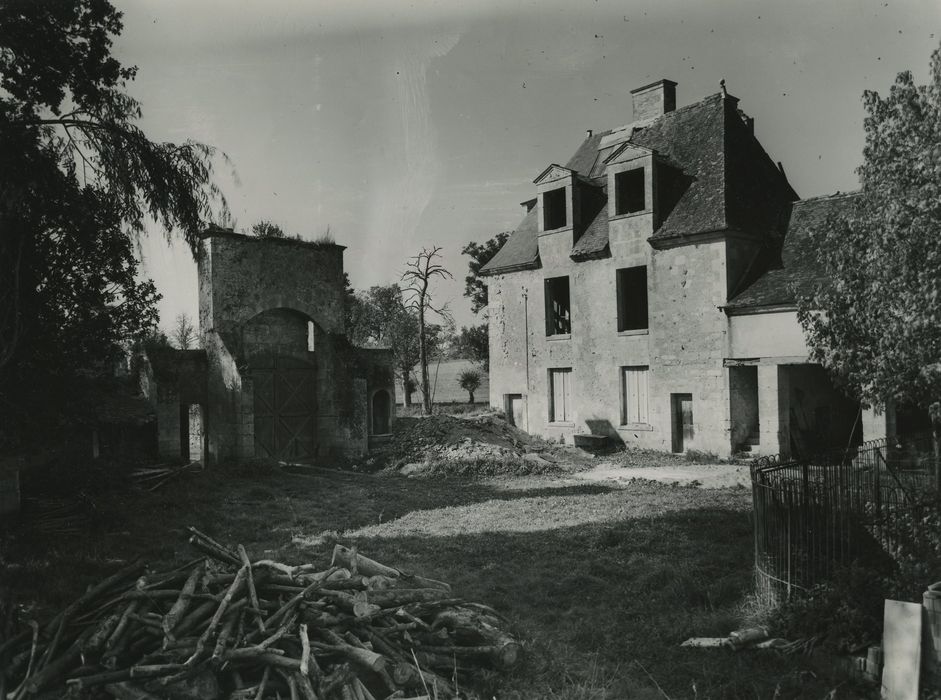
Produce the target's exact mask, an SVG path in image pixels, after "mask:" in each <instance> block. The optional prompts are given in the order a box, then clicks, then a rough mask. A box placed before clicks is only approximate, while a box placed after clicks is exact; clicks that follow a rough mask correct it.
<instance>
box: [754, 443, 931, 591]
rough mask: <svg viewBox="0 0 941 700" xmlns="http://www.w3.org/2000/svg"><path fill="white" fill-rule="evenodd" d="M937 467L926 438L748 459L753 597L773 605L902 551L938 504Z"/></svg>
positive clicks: (917, 534) (916, 537)
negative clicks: (845, 569) (801, 456)
mask: <svg viewBox="0 0 941 700" xmlns="http://www.w3.org/2000/svg"><path fill="white" fill-rule="evenodd" d="M938 465H939V463H938V457H937V455H936V454H935V451H934V447H933V442H932V438H931V436H930V435H917V436H907V437H901V438H898V437H892V438H883V439H880V440H873V441H870V442H865V443H863V444H861V445H859V446H857V447H852V448H850V449H848V450H832V451H829V452H825V453H823V454H820V455H817V456H816V457H813V458H808V459H794V460H786V459H781V458H780V457H778V456H774V457H763V458H760V459H757V460H755V461H754V462H752V464H751V480H752V499H753V503H754V517H755V572H756V579H757V584H758V591H757V592H758V596H759V598H761V599H763V600H764V601H765V602H770V603H774V602H775V601H777V600H780V599H781V597H782V596H790V595H791V593H792V592H793V591H794V590H795V589H799V590H808V589H810V588H811V587H812V586H814V585H815V584H817V583H820V582H823V581H826V580H827V579H829V578H830V577H831V576H832V575H833V573H834V572H835V571H836V570H837V569H838V568H840V567H844V566H847V565H848V564H850V563H851V562H854V561H855V562H866V563H870V564H873V565H874V566H876V565H878V564H879V563H882V564H885V563H886V562H887V561H888V560H889V559H891V558H893V557H894V556H895V555H896V554H898V553H899V552H900V551H905V548H906V547H910V546H911V543H912V542H915V541H917V540H918V539H919V535H920V532H919V527H922V526H923V524H924V522H925V518H926V517H929V516H930V515H931V514H932V513H937V511H938V508H939V507H941V500H939V479H938ZM918 585H922V586H923V585H924V584H923V582H922V583H921V584H918V583H917V582H913V586H915V587H917V586H918Z"/></svg>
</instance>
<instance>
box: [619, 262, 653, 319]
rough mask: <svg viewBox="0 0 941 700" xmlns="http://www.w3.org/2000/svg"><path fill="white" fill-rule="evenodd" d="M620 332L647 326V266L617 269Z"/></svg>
mask: <svg viewBox="0 0 941 700" xmlns="http://www.w3.org/2000/svg"><path fill="white" fill-rule="evenodd" d="M617 287H618V289H617V292H618V332H619V333H620V332H623V331H642V330H646V328H647V268H646V266H644V265H641V266H639V267H625V268H622V269H620V270H618V271H617Z"/></svg>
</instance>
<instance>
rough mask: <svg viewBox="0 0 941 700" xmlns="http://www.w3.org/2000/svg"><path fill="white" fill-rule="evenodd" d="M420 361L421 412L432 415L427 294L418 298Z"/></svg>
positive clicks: (424, 414)
mask: <svg viewBox="0 0 941 700" xmlns="http://www.w3.org/2000/svg"><path fill="white" fill-rule="evenodd" d="M418 302H419V303H418V361H419V363H420V364H421V393H422V397H421V404H422V405H421V413H422V415H423V416H430V415H431V383H430V382H429V381H428V348H427V347H426V344H427V338H426V337H425V295H424V294H422V295H421V296H420V297H419V299H418Z"/></svg>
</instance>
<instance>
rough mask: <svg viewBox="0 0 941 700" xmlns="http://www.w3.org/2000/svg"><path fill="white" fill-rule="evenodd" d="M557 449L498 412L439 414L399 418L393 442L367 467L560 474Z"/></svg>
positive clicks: (410, 471) (409, 471)
mask: <svg viewBox="0 0 941 700" xmlns="http://www.w3.org/2000/svg"><path fill="white" fill-rule="evenodd" d="M551 451H552V446H551V445H549V444H547V443H545V442H543V441H542V440H539V439H538V438H534V437H532V436H530V435H527V434H526V433H524V432H523V431H521V430H518V429H517V428H515V427H514V426H512V425H510V424H509V423H507V422H506V421H505V420H503V419H502V418H501V417H500V416H498V415H497V414H483V415H476V416H468V417H464V416H448V415H433V416H426V417H422V418H399V419H398V420H396V423H395V429H394V433H393V436H392V438H391V440H390V441H389V442H388V443H387V444H386V445H383V446H381V447H380V448H378V449H377V450H375V451H374V452H373V454H372V455H371V456H370V457H369V464H367V465H366V466H373V467H380V468H382V467H384V468H386V469H390V470H394V471H401V472H402V473H404V474H406V475H416V474H433V473H440V472H441V471H442V470H446V471H447V472H448V473H449V474H463V473H468V474H479V475H495V474H499V473H507V474H534V473H547V472H551V471H555V470H556V464H555V462H556V460H555V459H554V458H553V456H552V454H551Z"/></svg>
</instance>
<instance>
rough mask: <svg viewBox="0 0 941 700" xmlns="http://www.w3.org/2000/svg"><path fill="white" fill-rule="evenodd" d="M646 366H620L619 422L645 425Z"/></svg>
mask: <svg viewBox="0 0 941 700" xmlns="http://www.w3.org/2000/svg"><path fill="white" fill-rule="evenodd" d="M647 369H648V368H647V367H622V368H621V424H622V425H647V424H648V423H649V422H650V416H649V414H648V411H647V374H648V372H647Z"/></svg>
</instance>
